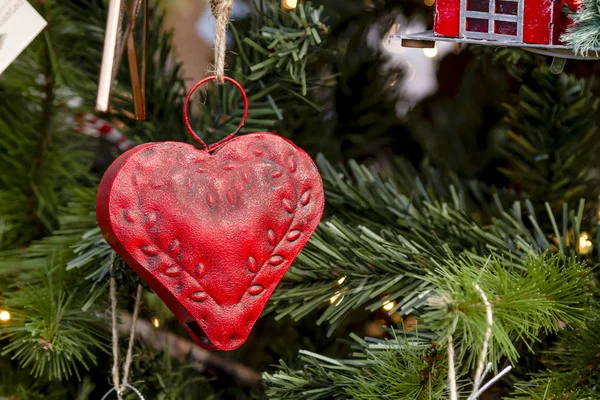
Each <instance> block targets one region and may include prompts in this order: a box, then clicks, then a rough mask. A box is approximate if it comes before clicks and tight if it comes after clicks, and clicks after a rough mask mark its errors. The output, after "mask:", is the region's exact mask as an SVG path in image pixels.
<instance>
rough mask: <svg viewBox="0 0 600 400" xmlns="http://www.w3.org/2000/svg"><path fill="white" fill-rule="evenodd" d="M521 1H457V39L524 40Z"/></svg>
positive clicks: (522, 1)
mask: <svg viewBox="0 0 600 400" xmlns="http://www.w3.org/2000/svg"><path fill="white" fill-rule="evenodd" d="M523 4H524V0H460V36H461V37H464V38H468V39H483V40H496V41H504V42H506V41H510V42H522V41H523Z"/></svg>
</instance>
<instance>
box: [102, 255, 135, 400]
mask: <svg viewBox="0 0 600 400" xmlns="http://www.w3.org/2000/svg"><path fill="white" fill-rule="evenodd" d="M114 260H115V255H114V253H113V255H112V256H111V264H113V265H114ZM110 272H111V273H110V305H111V311H112V318H111V320H112V351H113V366H112V381H113V388H112V389H110V390H109V391H108V392H107V393H106V394H105V395H104V396H103V397H102V400H104V399H106V398H107V397H108V396H109V395H110V394H111V393H112V392H115V393H116V394H117V397H118V398H119V400H120V399H122V398H123V392H124V391H125V389H126V388H129V389H131V390H132V391H134V392H135V393H136V394H137V396H138V397H139V398H140V399H142V400H144V397H143V396H142V394H141V393H140V392H139V391H138V390H137V389H136V388H134V387H133V386H131V385H130V384H129V371H130V368H131V362H132V361H133V341H134V339H135V321H136V320H137V317H138V315H139V312H140V305H141V303H142V285H139V284H138V286H137V292H136V295H135V306H134V308H133V316H132V318H131V330H130V333H129V345H128V347H127V354H126V356H125V363H124V364H123V383H120V378H119V327H118V325H117V323H118V321H117V280H116V278H115V275H114V272H113V269H112V267H111V271H110Z"/></svg>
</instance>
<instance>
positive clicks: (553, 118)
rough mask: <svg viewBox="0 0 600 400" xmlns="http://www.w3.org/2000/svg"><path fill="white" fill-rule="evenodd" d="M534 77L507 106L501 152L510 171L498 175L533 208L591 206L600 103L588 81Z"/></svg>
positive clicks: (539, 73) (544, 73) (541, 71)
mask: <svg viewBox="0 0 600 400" xmlns="http://www.w3.org/2000/svg"><path fill="white" fill-rule="evenodd" d="M533 78H534V80H533V84H532V85H531V87H530V86H527V85H521V90H520V93H519V95H518V97H516V99H515V101H514V102H512V103H511V104H508V105H506V110H507V116H506V122H507V124H508V127H509V128H510V131H509V133H508V134H509V141H508V142H507V144H506V147H505V148H504V153H505V155H506V157H507V158H508V159H509V160H510V161H511V166H510V168H505V169H501V171H502V172H503V173H504V174H506V175H507V176H508V177H509V178H510V180H511V182H512V183H513V184H515V185H518V187H519V188H521V189H522V190H523V191H524V192H525V193H526V194H527V195H528V196H530V198H531V200H532V201H533V203H534V205H535V206H536V207H538V209H539V206H540V205H541V204H542V203H543V202H548V203H550V206H551V208H552V210H553V211H554V212H557V211H560V209H561V207H562V205H563V203H567V204H572V203H573V202H575V201H579V199H580V198H584V199H586V200H587V201H588V204H589V205H590V206H594V205H595V204H596V202H597V199H598V195H599V194H600V191H599V189H598V187H599V186H598V182H597V179H596V178H595V177H594V176H593V174H592V170H593V168H594V167H595V166H597V161H596V158H595V156H596V153H597V151H598V149H599V141H598V130H597V128H596V117H595V116H596V113H597V110H598V104H599V101H598V100H597V99H595V96H594V94H593V93H592V92H591V88H590V84H589V82H586V81H584V80H582V79H578V78H576V77H574V76H572V75H567V74H561V75H555V74H552V73H551V72H550V71H549V69H548V68H547V67H541V68H538V69H536V70H534V72H533ZM594 208H595V206H594ZM592 212H593V213H594V214H595V210H594V211H592Z"/></svg>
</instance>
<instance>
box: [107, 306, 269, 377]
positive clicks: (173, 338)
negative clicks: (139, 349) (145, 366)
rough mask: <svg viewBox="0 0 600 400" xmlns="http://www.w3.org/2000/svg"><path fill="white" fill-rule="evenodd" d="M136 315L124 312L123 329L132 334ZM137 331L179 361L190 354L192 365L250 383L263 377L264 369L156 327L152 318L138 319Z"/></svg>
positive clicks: (141, 337) (122, 316)
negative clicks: (248, 365) (131, 330)
mask: <svg viewBox="0 0 600 400" xmlns="http://www.w3.org/2000/svg"><path fill="white" fill-rule="evenodd" d="M131 320H132V316H131V314H129V313H123V312H122V313H121V323H120V324H119V332H121V333H122V334H125V335H126V334H128V333H129V332H130V327H131ZM135 331H136V335H137V336H138V338H140V339H141V340H143V341H144V342H146V343H148V344H150V345H151V346H152V347H154V348H155V349H157V350H165V348H166V349H167V350H168V352H169V355H170V356H171V357H172V358H175V359H176V360H178V361H179V362H182V363H184V362H186V359H187V357H188V356H189V357H190V359H191V360H192V365H193V366H194V368H195V369H197V370H198V371H204V370H206V367H213V368H216V369H219V370H221V371H223V372H226V373H227V374H229V375H231V376H232V377H234V378H235V379H236V380H237V381H238V382H239V383H241V384H244V385H246V386H254V385H256V384H258V383H259V382H260V381H261V376H260V373H259V372H257V371H255V370H253V369H252V368H249V367H247V366H245V365H243V364H240V363H237V362H235V361H231V360H228V359H226V358H223V357H221V356H219V355H218V353H215V352H212V351H208V350H205V349H203V348H202V347H200V346H198V345H197V344H195V343H193V342H192V341H190V340H187V339H184V338H182V337H180V336H177V335H175V334H174V333H172V332H168V331H164V330H162V329H156V328H154V326H152V324H150V322H148V321H146V320H143V319H138V320H137V321H136V322H135Z"/></svg>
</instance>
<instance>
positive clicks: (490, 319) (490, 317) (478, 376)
mask: <svg viewBox="0 0 600 400" xmlns="http://www.w3.org/2000/svg"><path fill="white" fill-rule="evenodd" d="M474 286H475V290H477V292H478V293H479V296H481V300H483V304H485V315H486V319H487V323H488V326H487V327H486V328H485V338H484V339H483V348H482V349H481V356H480V357H479V363H478V364H477V370H476V371H475V381H474V383H473V393H476V392H477V391H478V390H479V386H481V381H482V374H483V367H484V365H485V360H486V358H487V352H488V347H489V345H490V339H491V338H492V324H493V323H494V312H493V311H492V304H491V303H490V302H489V300H488V298H487V296H486V295H485V292H484V291H483V290H482V289H481V286H479V284H478V283H476V284H475V285H474Z"/></svg>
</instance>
